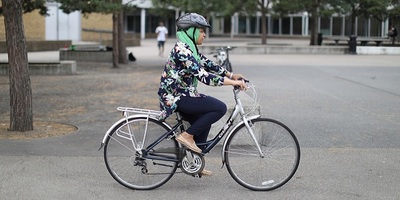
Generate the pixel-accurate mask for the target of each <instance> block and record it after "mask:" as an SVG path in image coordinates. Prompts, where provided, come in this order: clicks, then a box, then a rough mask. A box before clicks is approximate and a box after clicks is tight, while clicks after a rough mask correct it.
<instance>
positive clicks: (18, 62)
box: [2, 0, 33, 132]
mask: <svg viewBox="0 0 400 200" xmlns="http://www.w3.org/2000/svg"><path fill="white" fill-rule="evenodd" d="M2 7H3V16H4V25H5V29H6V40H7V52H8V63H9V64H8V70H9V78H10V108H11V111H10V128H9V131H22V132H24V131H31V130H33V115H32V88H31V80H30V77H29V66H28V54H27V52H26V40H25V34H24V25H23V20H22V11H23V8H22V0H2Z"/></svg>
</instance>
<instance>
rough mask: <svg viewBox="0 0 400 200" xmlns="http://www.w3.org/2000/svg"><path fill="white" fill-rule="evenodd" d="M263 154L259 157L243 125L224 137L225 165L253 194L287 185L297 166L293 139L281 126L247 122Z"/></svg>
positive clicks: (260, 120)
mask: <svg viewBox="0 0 400 200" xmlns="http://www.w3.org/2000/svg"><path fill="white" fill-rule="evenodd" d="M249 124H250V126H251V127H252V130H253V132H254V134H255V136H256V138H257V140H258V143H259V145H260V147H261V149H262V152H263V153H264V157H261V156H260V154H259V152H258V149H257V147H256V146H255V143H254V140H252V139H251V137H250V134H249V132H248V130H247V128H246V126H245V125H244V124H242V125H241V126H239V127H238V128H237V129H235V130H234V132H232V135H230V136H229V138H227V143H226V146H225V148H224V156H225V161H226V166H227V169H228V172H229V174H230V175H231V177H232V178H233V179H234V180H235V181H236V182H237V183H239V184H240V185H242V186H243V187H245V188H248V189H250V190H255V191H270V190H274V189H276V188H279V187H281V186H282V185H284V184H285V183H287V182H288V181H289V180H290V179H291V178H292V177H293V175H294V174H295V172H296V170H297V168H298V166H299V163H300V146H299V142H298V141H297V138H296V136H295V135H294V134H293V132H292V131H291V130H290V129H289V128H288V127H287V126H286V125H284V124H283V123H281V122H279V121H276V120H273V119H267V118H257V119H254V120H250V121H249Z"/></svg>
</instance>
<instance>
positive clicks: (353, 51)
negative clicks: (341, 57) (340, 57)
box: [349, 35, 357, 54]
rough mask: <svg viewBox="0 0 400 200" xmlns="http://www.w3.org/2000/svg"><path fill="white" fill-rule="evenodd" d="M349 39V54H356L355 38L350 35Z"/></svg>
mask: <svg viewBox="0 0 400 200" xmlns="http://www.w3.org/2000/svg"><path fill="white" fill-rule="evenodd" d="M349 37H350V41H349V54H357V36H355V35H351V36H349Z"/></svg>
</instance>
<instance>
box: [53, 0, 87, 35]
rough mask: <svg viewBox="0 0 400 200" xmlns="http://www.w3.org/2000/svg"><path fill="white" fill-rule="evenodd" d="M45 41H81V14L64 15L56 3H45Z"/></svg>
mask: <svg viewBox="0 0 400 200" xmlns="http://www.w3.org/2000/svg"><path fill="white" fill-rule="evenodd" d="M46 5H47V9H48V10H49V12H48V14H49V16H46V40H73V41H80V40H81V29H82V28H81V27H82V25H81V13H80V12H78V11H77V12H73V13H70V14H65V13H64V12H63V11H62V10H60V9H58V6H59V4H58V3H47V4H46Z"/></svg>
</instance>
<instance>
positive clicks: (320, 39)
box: [318, 33, 322, 46]
mask: <svg viewBox="0 0 400 200" xmlns="http://www.w3.org/2000/svg"><path fill="white" fill-rule="evenodd" d="M318 45H319V46H321V45H322V33H318Z"/></svg>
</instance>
